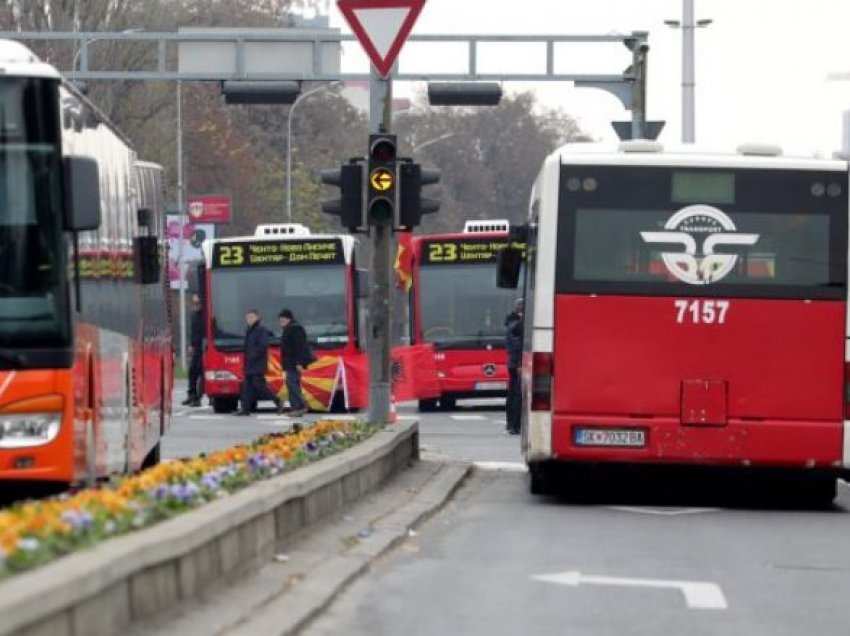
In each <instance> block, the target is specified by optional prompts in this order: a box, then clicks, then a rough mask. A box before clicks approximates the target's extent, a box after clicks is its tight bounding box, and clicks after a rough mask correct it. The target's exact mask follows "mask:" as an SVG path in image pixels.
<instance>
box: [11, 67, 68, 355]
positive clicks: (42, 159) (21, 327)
mask: <svg viewBox="0 0 850 636" xmlns="http://www.w3.org/2000/svg"><path fill="white" fill-rule="evenodd" d="M58 104H59V95H58V85H57V82H56V81H54V80H43V79H31V78H9V79H3V80H0V347H4V348H8V349H11V348H21V347H27V348H29V347H44V346H48V347H51V346H61V345H65V344H67V343H69V342H70V337H71V329H70V316H69V310H68V298H67V293H68V290H67V285H66V283H65V280H66V277H65V276H64V271H65V258H64V245H63V233H62V232H63V218H64V214H63V210H62V196H61V165H62V164H61V152H60V147H59V131H58V123H59V116H58V114H57V112H56V111H57V108H58Z"/></svg>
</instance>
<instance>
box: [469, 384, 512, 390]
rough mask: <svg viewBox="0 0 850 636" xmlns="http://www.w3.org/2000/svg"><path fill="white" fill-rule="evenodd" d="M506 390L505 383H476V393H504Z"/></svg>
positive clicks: (506, 385)
mask: <svg viewBox="0 0 850 636" xmlns="http://www.w3.org/2000/svg"><path fill="white" fill-rule="evenodd" d="M507 388H508V384H507V382H476V383H475V390H476V391H504V390H505V389H507Z"/></svg>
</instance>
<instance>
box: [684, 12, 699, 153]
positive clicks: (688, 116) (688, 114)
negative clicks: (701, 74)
mask: <svg viewBox="0 0 850 636" xmlns="http://www.w3.org/2000/svg"><path fill="white" fill-rule="evenodd" d="M695 29H696V26H695V24H694V0H682V141H683V142H684V143H688V144H692V143H694V139H695V134H694V132H695V131H694V126H695V124H694V118H695V117H694V94H695V88H696V80H695V73H694V31H695Z"/></svg>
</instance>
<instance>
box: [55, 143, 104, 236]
mask: <svg viewBox="0 0 850 636" xmlns="http://www.w3.org/2000/svg"><path fill="white" fill-rule="evenodd" d="M62 167H63V170H64V173H65V229H66V230H67V231H69V232H82V231H85V230H96V229H97V228H99V227H100V175H99V173H98V168H97V162H96V161H95V160H94V159H91V158H89V157H78V156H69V157H65V159H64V160H63V166H62Z"/></svg>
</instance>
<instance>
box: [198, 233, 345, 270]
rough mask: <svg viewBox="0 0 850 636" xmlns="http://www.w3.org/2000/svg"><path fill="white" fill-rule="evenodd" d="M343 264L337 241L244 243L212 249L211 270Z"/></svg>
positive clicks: (221, 244) (216, 246) (339, 245)
mask: <svg viewBox="0 0 850 636" xmlns="http://www.w3.org/2000/svg"><path fill="white" fill-rule="evenodd" d="M344 262H345V259H344V257H343V253H342V242H341V241H339V240H337V239H325V240H322V239H312V240H303V241H291V240H290V241H268V240H266V241H245V242H238V243H218V244H216V245H214V246H213V255H212V264H213V267H277V266H283V265H336V264H342V263H344Z"/></svg>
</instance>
